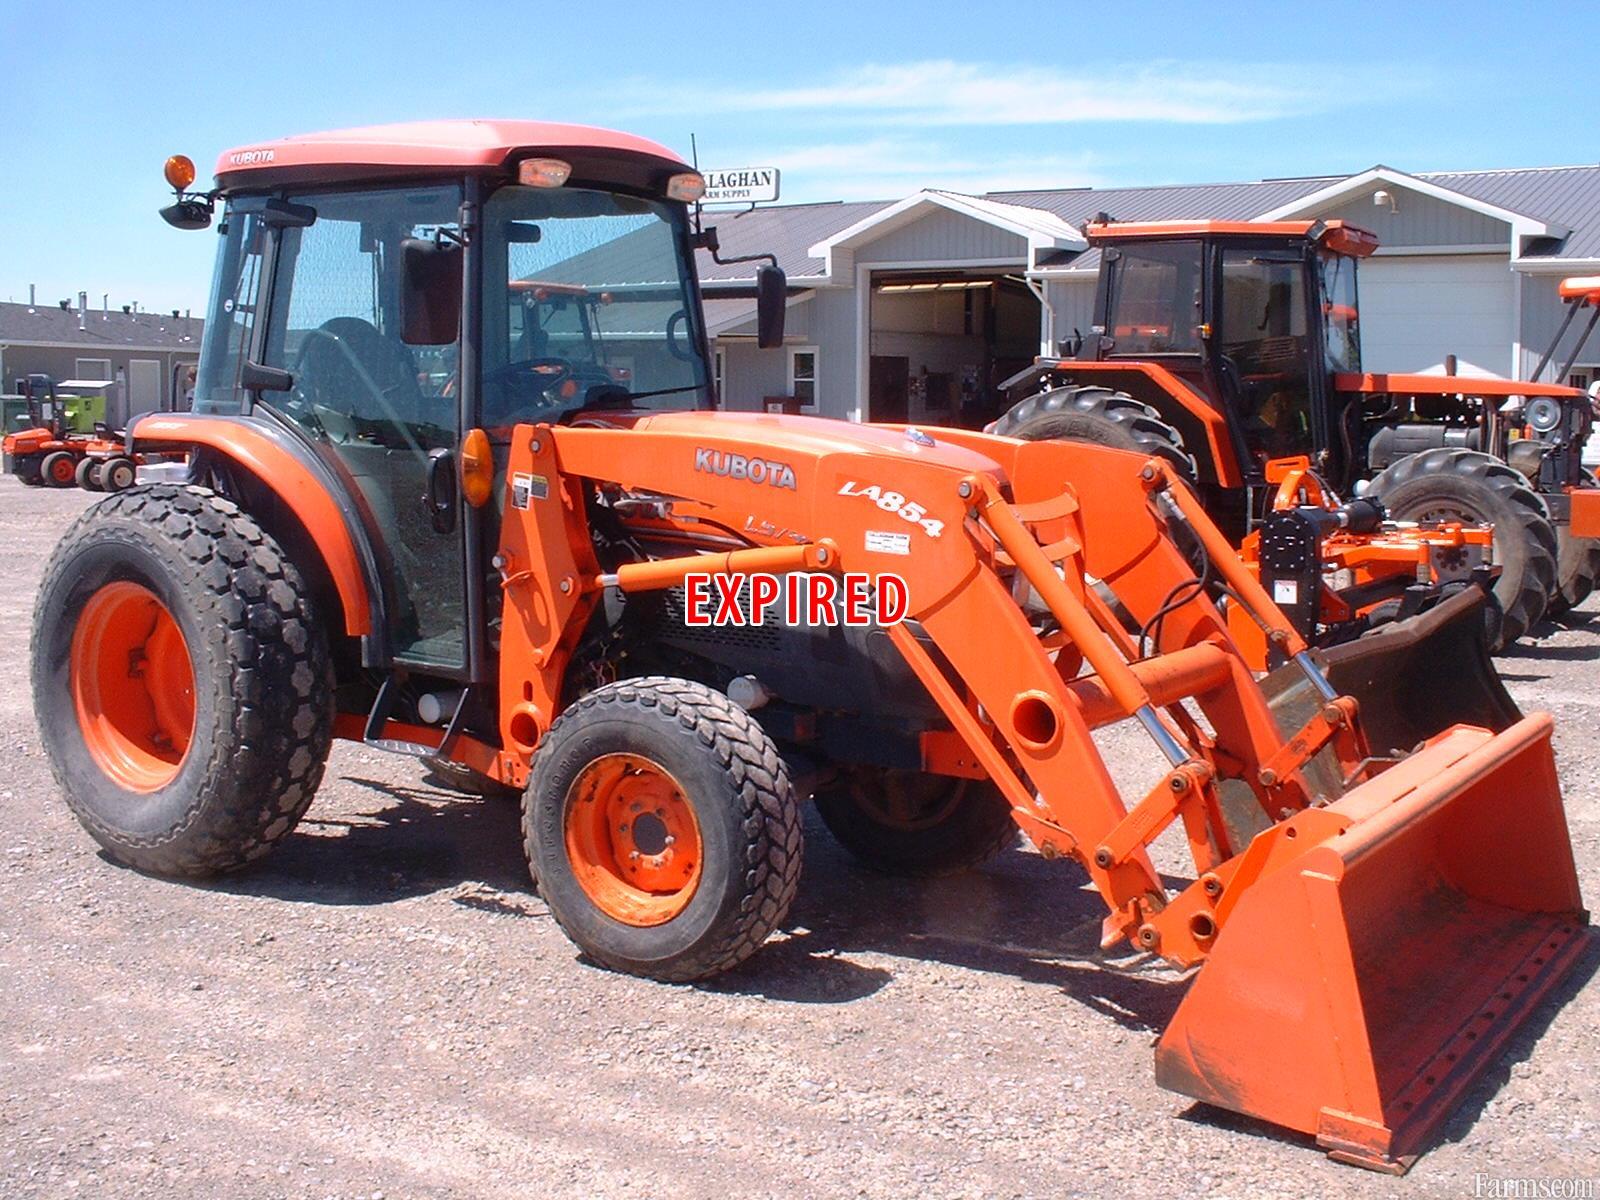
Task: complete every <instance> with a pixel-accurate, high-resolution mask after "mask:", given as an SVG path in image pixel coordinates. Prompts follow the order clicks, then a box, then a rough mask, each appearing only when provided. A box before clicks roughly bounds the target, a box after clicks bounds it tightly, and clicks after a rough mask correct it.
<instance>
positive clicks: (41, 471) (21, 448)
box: [0, 375, 138, 492]
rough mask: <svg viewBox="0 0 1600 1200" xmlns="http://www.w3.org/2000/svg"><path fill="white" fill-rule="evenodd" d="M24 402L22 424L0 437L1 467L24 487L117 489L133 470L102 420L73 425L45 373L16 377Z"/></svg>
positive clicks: (131, 481) (132, 475)
mask: <svg viewBox="0 0 1600 1200" xmlns="http://www.w3.org/2000/svg"><path fill="white" fill-rule="evenodd" d="M17 385H18V388H19V390H20V391H21V392H22V394H23V396H24V398H25V399H26V400H27V402H28V419H29V421H30V422H31V424H30V425H29V427H28V428H26V429H18V430H14V431H12V432H9V433H7V434H6V435H5V438H4V440H3V441H0V451H3V453H4V456H5V457H4V463H5V470H6V472H7V473H8V474H11V475H15V476H16V477H17V478H18V479H20V480H21V481H22V482H23V483H25V484H27V485H28V486H30V487H73V486H77V487H81V488H85V489H87V490H89V491H95V492H120V491H122V490H123V489H124V488H130V487H132V486H133V485H134V482H135V480H136V478H137V476H138V468H137V464H136V462H135V459H134V457H133V456H132V455H130V454H129V453H128V451H127V448H126V447H125V446H124V445H123V443H122V442H121V441H120V440H119V439H118V438H117V437H116V436H114V435H113V434H112V432H111V431H110V430H109V429H107V428H106V427H105V426H103V425H102V426H96V428H95V429H94V430H93V431H92V432H86V431H84V430H83V429H82V428H81V427H80V428H73V423H72V421H71V419H70V417H69V414H68V412H67V406H66V404H65V403H64V402H63V401H62V400H60V399H58V398H57V396H56V386H55V381H54V380H52V379H51V378H50V377H49V376H48V375H29V376H26V377H25V378H21V379H18V380H17Z"/></svg>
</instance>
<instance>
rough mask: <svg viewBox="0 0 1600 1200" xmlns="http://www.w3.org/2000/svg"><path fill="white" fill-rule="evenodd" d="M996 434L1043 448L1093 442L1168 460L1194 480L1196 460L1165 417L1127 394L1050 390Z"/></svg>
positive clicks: (1021, 406)
mask: <svg viewBox="0 0 1600 1200" xmlns="http://www.w3.org/2000/svg"><path fill="white" fill-rule="evenodd" d="M993 431H994V432H995V433H997V434H1002V435H1004V436H1005V437H1014V438H1021V439H1022V440H1023V441H1026V442H1042V441H1048V440H1050V439H1052V438H1059V439H1062V440H1064V441H1075V442H1093V443H1095V444H1096V445H1100V446H1114V447H1115V448H1117V449H1118V450H1133V451H1136V452H1137V453H1140V454H1148V455H1155V456H1156V457H1158V458H1164V459H1166V460H1167V461H1168V462H1169V463H1171V464H1172V465H1173V466H1175V467H1177V468H1178V470H1179V471H1181V472H1182V473H1183V477H1184V478H1185V479H1193V478H1194V477H1195V464H1194V458H1193V457H1192V456H1191V455H1190V454H1189V452H1188V451H1187V450H1186V449H1185V448H1184V445H1183V437H1182V435H1181V434H1179V433H1178V431H1177V430H1176V429H1174V428H1173V427H1172V426H1171V425H1168V424H1167V423H1166V422H1165V421H1163V420H1162V419H1161V414H1160V413H1159V412H1157V411H1156V410H1155V409H1154V408H1152V407H1150V405H1148V404H1146V403H1144V402H1143V401H1142V400H1135V399H1134V398H1133V397H1132V396H1130V395H1128V394H1127V393H1126V392H1118V391H1113V390H1112V389H1111V388H1107V387H1099V386H1095V385H1089V386H1081V387H1080V386H1076V385H1068V386H1066V387H1058V388H1050V389H1048V390H1047V391H1043V392H1040V393H1039V394H1038V395H1035V396H1029V397H1028V398H1027V399H1026V400H1022V401H1019V402H1018V403H1016V404H1014V405H1012V407H1011V408H1010V409H1009V410H1008V411H1007V412H1006V413H1005V414H1004V415H1003V416H1001V418H1000V419H999V420H998V421H996V422H995V423H994V430H993Z"/></svg>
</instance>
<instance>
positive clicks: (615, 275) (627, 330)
mask: <svg viewBox="0 0 1600 1200" xmlns="http://www.w3.org/2000/svg"><path fill="white" fill-rule="evenodd" d="M483 215H484V221H483V228H484V234H483V236H484V275H483V279H484V289H485V291H484V297H483V326H484V328H483V362H482V372H483V374H482V382H483V422H484V424H485V425H487V426H489V427H491V428H494V427H497V426H506V425H512V424H515V423H517V422H520V421H552V420H556V419H558V418H559V417H561V416H563V415H566V414H571V413H575V412H577V411H579V410H583V409H587V410H596V409H633V410H638V409H644V410H660V409H686V408H701V407H705V406H706V405H707V404H708V403H709V400H710V389H709V387H708V371H707V368H706V361H705V352H704V346H705V337H704V334H703V331H702V330H701V327H700V316H699V308H698V305H697V304H696V303H695V299H694V296H695V293H694V290H693V288H692V286H691V277H690V274H689V270H688V262H687V240H686V238H685V236H684V235H685V229H684V214H683V211H682V209H681V208H678V207H676V206H673V205H667V204H662V203H659V202H656V201H652V200H645V199H641V198H637V197H633V196H625V195H618V194H616V193H612V192H598V191H588V190H585V189H582V188H559V189H555V188H531V187H503V188H500V189H499V190H498V191H496V192H495V193H494V195H493V196H492V197H490V199H489V201H488V203H487V204H486V205H485V206H484V214H483Z"/></svg>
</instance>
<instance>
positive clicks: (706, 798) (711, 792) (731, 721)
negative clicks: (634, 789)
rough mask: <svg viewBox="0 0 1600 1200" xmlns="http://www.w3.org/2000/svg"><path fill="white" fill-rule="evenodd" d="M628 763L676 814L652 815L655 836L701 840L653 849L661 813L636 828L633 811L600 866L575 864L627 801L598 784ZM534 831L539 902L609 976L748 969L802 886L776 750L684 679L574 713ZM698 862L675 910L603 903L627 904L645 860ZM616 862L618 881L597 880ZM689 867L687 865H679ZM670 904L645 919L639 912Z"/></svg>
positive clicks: (589, 701)
mask: <svg viewBox="0 0 1600 1200" xmlns="http://www.w3.org/2000/svg"><path fill="white" fill-rule="evenodd" d="M624 762H626V763H628V764H630V765H628V766H625V767H622V768H620V770H621V772H622V774H623V776H624V778H626V777H627V776H628V775H630V774H631V775H633V777H634V778H644V779H649V780H652V781H653V782H654V785H655V786H657V787H659V788H661V789H662V790H661V791H660V792H658V793H657V794H658V795H662V796H664V797H665V801H666V806H664V807H657V808H654V809H653V812H654V815H655V818H656V824H658V825H660V820H659V818H661V817H663V816H665V817H667V818H668V824H667V825H664V826H661V828H675V829H678V830H679V831H680V832H682V831H683V830H684V829H685V828H686V823H685V813H686V811H687V812H689V813H692V818H693V820H692V825H688V826H687V827H688V828H691V829H692V831H693V836H692V837H689V838H687V840H681V841H679V844H678V845H676V846H674V845H673V844H672V842H667V843H666V849H663V848H662V844H661V842H662V839H661V838H660V830H659V829H657V830H656V831H655V833H654V836H653V838H652V844H649V845H647V844H646V842H645V840H644V839H645V836H646V834H647V833H648V832H649V831H647V830H645V829H644V822H646V821H650V820H652V812H651V811H646V812H645V813H644V814H643V817H642V819H640V818H634V817H631V816H628V815H627V814H628V813H629V811H630V810H631V811H632V812H638V811H639V810H638V808H637V806H636V805H629V804H626V803H624V804H623V807H622V809H621V810H620V811H621V812H622V814H623V817H622V820H620V821H614V822H610V823H602V824H605V828H606V830H607V833H606V836H605V844H604V846H603V847H602V851H601V854H600V855H598V856H596V855H590V856H588V857H587V858H585V857H584V855H583V853H582V852H581V851H569V843H570V842H573V841H575V840H576V841H577V842H578V844H579V845H582V838H583V834H582V833H581V832H579V831H581V830H584V829H586V828H587V829H592V828H595V826H594V825H592V824H587V822H589V821H590V820H591V818H592V814H595V813H603V812H605V811H607V810H606V809H604V808H600V807H598V806H602V805H608V804H611V803H613V797H616V796H618V795H619V793H618V792H617V790H616V789H615V787H608V786H607V785H605V784H604V783H603V782H600V783H596V782H592V781H596V780H603V779H604V776H603V775H602V774H600V773H601V772H603V771H605V770H607V769H608V764H616V763H624ZM638 765H642V766H643V768H644V769H643V770H636V769H635V768H636V766H638ZM647 786H649V785H648V784H647ZM646 794H647V795H648V794H649V793H646ZM620 795H621V799H622V800H623V801H624V802H625V801H626V800H627V794H626V793H620ZM655 803H656V801H654V800H651V801H649V804H650V805H652V806H653V805H655ZM591 804H592V805H595V806H597V807H596V808H595V809H592V810H591V809H588V808H587V806H589V805H591ZM630 826H631V827H630ZM522 829H523V837H524V842H525V846H526V849H527V854H528V864H529V868H530V870H531V871H532V873H533V877H534V881H535V883H536V884H537V885H538V888H539V894H540V895H541V896H542V897H543V898H544V900H545V903H546V904H548V905H549V907H550V914H551V916H553V917H554V918H555V920H556V923H557V924H559V925H560V926H561V928H562V930H563V931H565V933H566V935H567V936H568V937H569V938H571V939H572V941H573V942H574V943H576V944H577V946H578V947H579V948H580V949H581V950H582V951H583V952H584V953H585V954H586V955H588V956H589V957H590V958H591V959H593V960H594V961H595V962H597V963H599V964H601V965H602V966H606V967H610V968H611V969H613V970H616V971H624V972H627V973H628V974H632V975H644V976H648V977H650V978H652V979H659V980H662V981H665V982H671V983H684V982H689V981H691V980H696V979H704V978H706V977H708V976H711V975H716V974H719V973H721V972H723V971H726V970H729V969H730V968H732V967H735V966H737V965H738V964H739V963H741V962H743V961H744V960H745V959H746V958H748V957H749V956H750V955H751V954H753V953H754V952H755V951H756V949H757V948H758V947H759V946H760V945H761V943H762V942H764V941H766V939H767V937H768V935H769V934H771V933H772V931H773V930H775V929H776V928H777V927H778V925H779V923H780V922H782V920H783V919H784V916H785V915H786V914H787V913H788V911H789V905H790V903H791V902H792V901H793V900H794V895H795V890H796V888H797V887H798V885H799V882H800V861H801V832H800V804H799V800H798V798H797V797H796V795H795V792H794V787H793V785H792V784H791V783H790V780H789V771H788V767H787V766H786V765H785V764H784V761H783V759H782V757H781V756H780V755H779V753H778V749H777V747H776V746H775V745H774V744H773V742H772V740H771V739H770V738H769V737H767V735H766V733H765V732H763V730H762V729H761V726H760V725H758V724H756V722H755V721H754V720H752V719H751V717H750V715H749V714H748V713H746V712H745V711H744V710H743V709H742V708H740V707H739V706H738V705H736V704H734V703H733V702H732V701H731V700H729V699H728V698H727V697H726V696H724V695H722V694H721V693H720V692H715V691H712V690H711V689H710V688H708V687H705V686H704V685H702V684H699V683H693V682H690V681H688V680H684V679H674V678H668V677H664V676H647V677H644V678H640V679H628V680H623V681H620V682H617V683H611V684H607V685H606V686H605V687H601V688H597V689H595V690H594V691H592V692H589V693H588V694H587V695H585V696H583V697H582V698H580V699H579V700H577V701H576V702H575V703H574V704H573V705H572V706H571V707H570V708H568V709H567V710H566V711H565V712H564V713H562V714H561V716H560V717H559V718H558V719H557V720H556V721H555V723H554V724H553V725H551V727H550V731H549V732H548V733H547V734H545V736H544V739H543V740H542V741H541V742H540V744H539V748H538V751H537V752H536V753H535V755H534V759H533V764H532V772H531V777H530V778H529V781H528V789H527V792H526V794H525V796H524V798H523V809H522ZM630 847H631V849H630ZM696 848H697V850H698V863H697V864H696V865H697V868H698V876H697V881H696V882H693V883H692V884H689V885H687V886H684V887H682V888H680V889H677V890H676V891H675V892H669V893H667V894H666V895H665V897H662V896H659V895H657V894H655V893H654V892H651V891H649V890H646V889H634V888H632V886H631V884H630V885H627V886H625V887H624V888H623V889H622V902H621V903H607V902H605V901H603V900H601V899H597V898H596V894H595V893H596V891H600V892H601V893H602V894H603V895H610V896H615V895H616V894H617V892H616V890H615V885H616V883H617V881H618V880H622V879H623V878H624V876H625V874H626V872H627V871H628V870H629V868H628V867H627V866H624V865H622V864H623V863H624V862H625V861H626V860H627V859H628V858H630V857H633V856H634V855H636V853H638V852H643V853H644V854H646V855H647V856H654V855H656V854H661V855H663V856H665V855H666V852H667V850H670V851H671V854H672V855H682V854H683V853H684V851H685V850H686V849H696ZM606 854H609V855H610V856H611V857H612V859H613V860H614V865H613V867H612V868H611V869H609V870H607V871H597V870H596V869H595V866H594V864H595V862H596V859H597V857H604V856H605V855H606ZM575 858H578V859H580V860H582V861H578V862H575ZM656 861H659V860H656ZM690 865H691V864H690V860H688V859H687V858H686V857H685V858H680V859H676V860H674V861H673V862H670V863H669V867H671V866H679V867H684V868H687V867H688V866H690ZM580 872H581V877H580ZM663 903H664V904H665V907H664V908H662V907H657V908H655V909H654V910H646V913H638V914H637V915H636V911H635V910H634V909H632V908H630V907H629V906H636V905H637V906H642V905H647V904H648V905H658V906H659V905H662V904H663ZM674 906H676V907H674ZM608 910H609V911H608ZM622 917H627V918H628V919H621V918H622Z"/></svg>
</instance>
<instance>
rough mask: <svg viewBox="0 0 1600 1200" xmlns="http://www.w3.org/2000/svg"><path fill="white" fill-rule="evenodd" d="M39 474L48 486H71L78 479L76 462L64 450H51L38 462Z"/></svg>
mask: <svg viewBox="0 0 1600 1200" xmlns="http://www.w3.org/2000/svg"><path fill="white" fill-rule="evenodd" d="M39 474H40V476H41V477H42V478H43V479H44V482H45V483H46V484H48V485H49V486H50V487H58V488H65V487H71V486H72V485H73V484H75V483H77V481H78V463H77V460H76V459H74V458H73V457H72V455H70V454H68V453H67V452H66V451H65V450H52V451H51V452H50V453H49V454H46V455H45V456H44V461H43V462H41V463H40V464H39Z"/></svg>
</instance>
